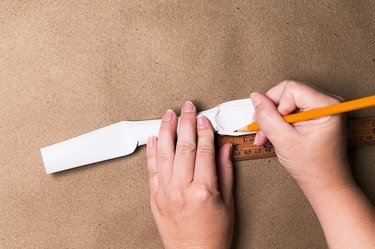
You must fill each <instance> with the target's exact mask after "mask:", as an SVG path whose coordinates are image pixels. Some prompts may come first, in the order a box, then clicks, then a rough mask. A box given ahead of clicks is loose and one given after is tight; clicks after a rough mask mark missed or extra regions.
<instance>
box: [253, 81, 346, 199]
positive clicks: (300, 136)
mask: <svg viewBox="0 0 375 249" xmlns="http://www.w3.org/2000/svg"><path fill="white" fill-rule="evenodd" d="M250 97H251V100H252V101H253V104H254V107H255V110H256V112H255V116H254V117H255V118H254V119H255V121H256V122H257V123H258V124H259V125H260V127H261V130H260V131H259V132H258V133H257V135H256V138H255V144H256V145H263V144H265V143H266V142H267V139H268V140H270V141H271V143H272V144H273V145H274V147H275V150H276V153H277V156H278V159H279V161H280V162H281V164H282V165H283V166H284V167H285V169H286V170H287V171H288V172H289V174H290V175H291V176H292V177H293V178H294V179H295V180H296V182H297V183H298V185H299V186H300V187H301V189H302V190H303V191H304V192H305V194H308V193H309V192H316V191H318V192H319V191H322V190H323V189H326V188H327V187H335V186H339V185H342V184H348V183H351V182H352V177H351V174H350V170H349V164H348V161H347V154H346V133H345V123H344V119H343V116H342V115H333V116H327V117H322V118H319V119H314V120H310V121H304V122H299V123H296V124H293V125H292V124H289V123H287V122H285V121H284V119H283V118H282V116H284V115H287V114H289V113H292V112H294V111H296V110H297V111H306V110H309V109H314V108H319V107H324V106H328V105H332V104H337V103H339V102H340V100H341V99H340V98H339V97H336V96H329V95H326V94H324V93H322V92H320V91H318V90H316V89H314V88H311V87H309V86H307V85H304V84H302V83H298V82H295V81H283V82H281V83H279V84H278V85H276V86H275V87H273V88H271V89H270V90H269V91H268V92H267V93H266V94H265V95H263V94H261V93H252V94H251V95H250Z"/></svg>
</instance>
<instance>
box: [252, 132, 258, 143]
mask: <svg viewBox="0 0 375 249" xmlns="http://www.w3.org/2000/svg"><path fill="white" fill-rule="evenodd" d="M258 140H259V136H258V133H257V134H256V135H255V137H254V142H253V145H254V146H258V143H259V141H258Z"/></svg>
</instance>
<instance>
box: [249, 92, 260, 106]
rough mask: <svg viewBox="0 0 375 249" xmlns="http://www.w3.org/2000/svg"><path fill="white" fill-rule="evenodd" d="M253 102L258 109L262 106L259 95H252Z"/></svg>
mask: <svg viewBox="0 0 375 249" xmlns="http://www.w3.org/2000/svg"><path fill="white" fill-rule="evenodd" d="M250 98H251V101H252V102H253V105H254V107H257V106H258V105H259V104H260V98H259V94H258V93H252V94H250Z"/></svg>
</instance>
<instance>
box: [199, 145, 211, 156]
mask: <svg viewBox="0 0 375 249" xmlns="http://www.w3.org/2000/svg"><path fill="white" fill-rule="evenodd" d="M214 155H215V150H214V148H213V147H212V146H210V145H199V146H198V149H197V156H199V157H214Z"/></svg>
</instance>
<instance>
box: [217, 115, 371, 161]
mask: <svg viewBox="0 0 375 249" xmlns="http://www.w3.org/2000/svg"><path fill="white" fill-rule="evenodd" d="M346 127H347V144H348V147H360V146H368V145H375V117H366V118H357V119H349V120H347V126H346ZM254 137H255V134H249V135H244V136H236V137H232V136H222V135H219V140H218V142H219V145H223V144H225V143H233V144H234V147H233V159H234V160H235V161H241V160H249V159H257V158H267V157H274V156H276V152H275V148H274V147H273V146H272V145H271V144H266V145H265V146H253V142H254Z"/></svg>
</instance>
